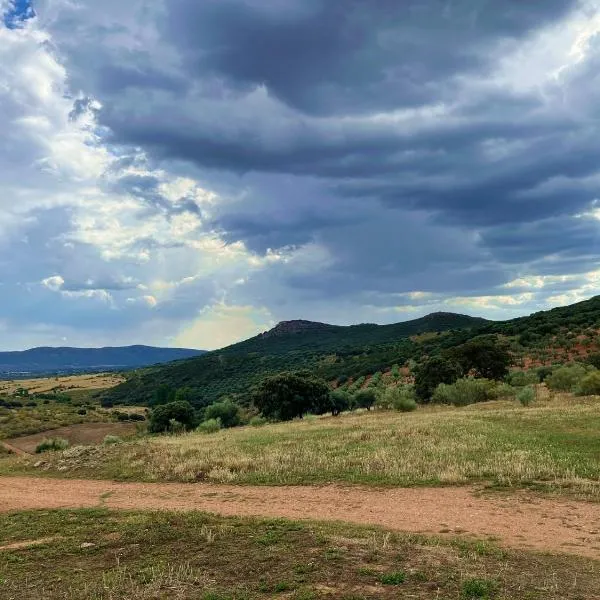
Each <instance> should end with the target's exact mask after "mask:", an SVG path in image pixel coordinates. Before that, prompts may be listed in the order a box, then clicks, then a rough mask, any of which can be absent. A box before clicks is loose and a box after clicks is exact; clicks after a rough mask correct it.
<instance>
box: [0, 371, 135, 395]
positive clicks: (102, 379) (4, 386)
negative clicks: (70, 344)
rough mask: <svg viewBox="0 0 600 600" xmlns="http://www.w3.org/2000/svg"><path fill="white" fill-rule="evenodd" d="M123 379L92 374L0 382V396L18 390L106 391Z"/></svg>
mask: <svg viewBox="0 0 600 600" xmlns="http://www.w3.org/2000/svg"><path fill="white" fill-rule="evenodd" d="M123 381H125V377H123V376H122V375H119V374H118V373H92V374H83V375H67V376H59V377H36V378H34V379H8V380H0V394H7V395H11V394H14V393H15V392H16V391H17V390H18V389H26V390H28V391H29V393H30V394H40V393H47V392H67V391H69V392H70V391H73V390H96V391H98V390H106V389H108V388H111V387H114V386H116V385H119V384H120V383H123Z"/></svg>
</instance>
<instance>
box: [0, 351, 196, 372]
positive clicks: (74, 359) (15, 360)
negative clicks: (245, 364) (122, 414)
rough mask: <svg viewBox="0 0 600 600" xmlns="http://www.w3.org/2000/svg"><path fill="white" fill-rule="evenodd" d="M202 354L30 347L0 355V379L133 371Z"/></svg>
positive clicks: (0, 353) (193, 352) (191, 352)
mask: <svg viewBox="0 0 600 600" xmlns="http://www.w3.org/2000/svg"><path fill="white" fill-rule="evenodd" d="M200 354H202V351H201V350H188V349H186V348H155V347H152V346H124V347H114V348H113V347H107V348H67V347H62V348H61V347H59V348H51V347H41V348H31V349H30V350H22V351H15V352H0V378H1V377H10V378H13V377H16V376H25V375H28V376H31V375H38V374H45V373H77V372H82V371H108V370H120V369H133V368H138V367H145V366H148V365H155V364H159V363H165V362H169V361H174V360H180V359H184V358H191V357H194V356H198V355H200Z"/></svg>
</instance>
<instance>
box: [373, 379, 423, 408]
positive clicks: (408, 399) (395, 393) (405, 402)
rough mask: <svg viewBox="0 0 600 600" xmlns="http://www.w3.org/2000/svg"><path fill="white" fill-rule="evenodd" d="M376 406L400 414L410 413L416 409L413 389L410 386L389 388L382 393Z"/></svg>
mask: <svg viewBox="0 0 600 600" xmlns="http://www.w3.org/2000/svg"><path fill="white" fill-rule="evenodd" d="M378 405H379V406H381V407H382V408H387V409H392V408H393V409H394V410H399V411H400V412H411V411H413V410H415V408H417V403H416V400H415V391H414V387H413V386H412V385H399V386H397V387H389V388H387V389H386V390H385V392H384V393H383V395H382V397H381V400H380V401H379V402H378Z"/></svg>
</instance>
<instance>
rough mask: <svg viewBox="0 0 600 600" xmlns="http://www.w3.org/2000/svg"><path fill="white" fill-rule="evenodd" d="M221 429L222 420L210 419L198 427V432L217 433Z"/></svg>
mask: <svg viewBox="0 0 600 600" xmlns="http://www.w3.org/2000/svg"><path fill="white" fill-rule="evenodd" d="M220 429H221V420H220V419H208V420H207V421H204V422H202V423H200V425H198V427H197V428H196V431H198V432H199V433H216V432H217V431H219V430H220Z"/></svg>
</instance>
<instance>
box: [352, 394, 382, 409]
mask: <svg viewBox="0 0 600 600" xmlns="http://www.w3.org/2000/svg"><path fill="white" fill-rule="evenodd" d="M375 402H377V393H376V392H375V390H370V389H366V390H359V391H358V392H356V394H354V398H353V399H352V403H353V405H354V406H355V407H356V408H366V409H367V410H371V408H372V407H373V405H374V404H375Z"/></svg>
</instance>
